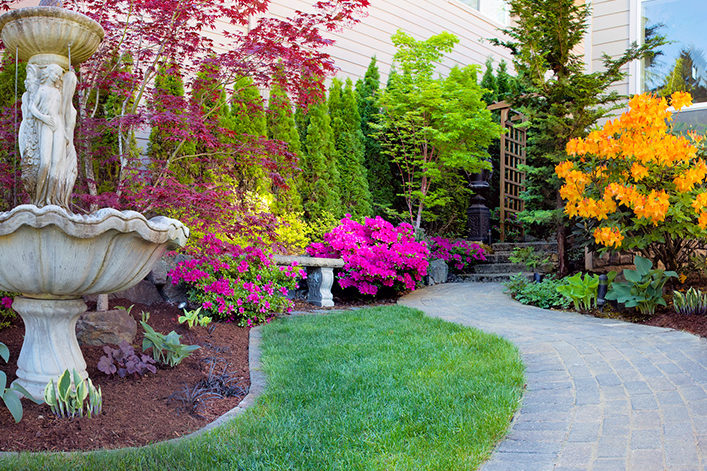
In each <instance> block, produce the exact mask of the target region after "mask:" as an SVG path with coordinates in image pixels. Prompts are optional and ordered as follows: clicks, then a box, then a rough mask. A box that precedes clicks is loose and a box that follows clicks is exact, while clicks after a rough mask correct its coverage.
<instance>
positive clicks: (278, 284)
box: [170, 234, 306, 326]
mask: <svg viewBox="0 0 707 471" xmlns="http://www.w3.org/2000/svg"><path fill="white" fill-rule="evenodd" d="M198 245H199V246H200V247H199V253H198V255H196V256H195V257H194V258H192V259H190V260H185V261H183V262H180V263H179V264H178V265H177V267H176V268H175V269H174V270H172V271H171V272H170V276H171V277H172V283H174V284H178V283H180V282H184V283H186V285H187V286H188V291H187V296H188V298H189V300H190V301H192V302H195V303H198V304H199V305H201V307H202V308H203V310H204V313H205V314H208V315H210V316H211V317H213V318H216V319H226V320H228V321H233V322H238V323H239V324H240V325H248V326H252V325H255V324H258V323H260V322H263V321H266V320H268V319H269V318H270V317H271V316H272V315H273V314H274V313H283V312H287V313H289V312H290V311H292V306H293V303H292V301H290V300H289V299H287V298H286V297H285V295H287V290H288V289H295V288H296V287H297V281H298V279H299V278H306V271H305V270H304V269H303V268H300V267H297V266H296V264H293V265H290V266H287V267H278V266H277V264H276V263H275V262H274V261H273V259H272V257H271V256H270V255H268V254H266V253H265V252H263V251H262V250H261V249H260V248H257V247H241V246H240V245H236V244H229V243H227V242H224V241H222V240H220V239H218V238H216V237H215V236H214V235H213V234H207V235H206V236H205V237H204V238H203V239H202V240H201V241H200V243H199V244H198Z"/></svg>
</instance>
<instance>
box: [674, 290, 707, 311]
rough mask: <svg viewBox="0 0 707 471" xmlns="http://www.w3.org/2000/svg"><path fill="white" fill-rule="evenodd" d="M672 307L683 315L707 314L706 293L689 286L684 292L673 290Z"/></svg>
mask: <svg viewBox="0 0 707 471" xmlns="http://www.w3.org/2000/svg"><path fill="white" fill-rule="evenodd" d="M673 307H675V311H676V312H678V313H680V314H685V315H692V314H697V315H705V314H707V293H703V292H702V291H700V290H698V289H695V288H690V289H688V290H687V292H686V293H685V294H683V293H681V292H680V291H673Z"/></svg>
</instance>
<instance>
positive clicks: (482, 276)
mask: <svg viewBox="0 0 707 471" xmlns="http://www.w3.org/2000/svg"><path fill="white" fill-rule="evenodd" d="M515 274H516V273H471V274H465V275H458V281H459V282H461V283H503V282H505V281H508V280H510V279H511V276H512V275H515ZM523 275H525V276H527V277H528V278H531V277H532V276H533V274H532V273H523Z"/></svg>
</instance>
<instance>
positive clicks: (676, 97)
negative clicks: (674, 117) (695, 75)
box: [670, 92, 692, 111]
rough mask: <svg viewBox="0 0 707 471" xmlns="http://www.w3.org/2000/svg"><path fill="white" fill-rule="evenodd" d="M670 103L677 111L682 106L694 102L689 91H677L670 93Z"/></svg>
mask: <svg viewBox="0 0 707 471" xmlns="http://www.w3.org/2000/svg"><path fill="white" fill-rule="evenodd" d="M670 104H671V105H673V108H675V111H679V110H680V109H681V108H683V107H685V106H690V105H691V104H692V95H690V94H689V93H688V92H675V93H673V94H672V95H670Z"/></svg>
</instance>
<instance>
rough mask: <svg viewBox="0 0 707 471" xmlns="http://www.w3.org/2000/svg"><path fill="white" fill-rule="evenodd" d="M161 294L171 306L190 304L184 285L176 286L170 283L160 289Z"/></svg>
mask: <svg viewBox="0 0 707 471" xmlns="http://www.w3.org/2000/svg"><path fill="white" fill-rule="evenodd" d="M159 292H160V294H161V295H162V299H164V300H165V301H167V302H168V303H170V304H181V303H186V302H188V299H187V289H186V287H185V286H184V285H183V284H182V283H179V284H177V285H175V284H172V282H171V281H170V282H169V283H167V284H165V285H163V286H161V287H160V288H159Z"/></svg>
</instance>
